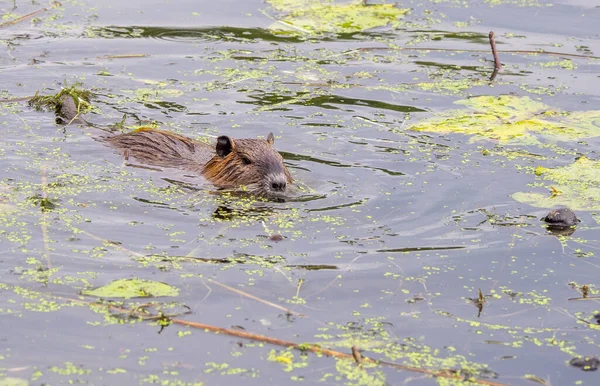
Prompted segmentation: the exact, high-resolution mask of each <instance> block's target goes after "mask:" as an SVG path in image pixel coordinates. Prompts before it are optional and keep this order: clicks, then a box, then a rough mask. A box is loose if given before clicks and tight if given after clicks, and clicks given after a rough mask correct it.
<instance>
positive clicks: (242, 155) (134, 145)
mask: <svg viewBox="0 0 600 386" xmlns="http://www.w3.org/2000/svg"><path fill="white" fill-rule="evenodd" d="M274 140H275V138H274V136H273V133H269V135H268V136H267V138H266V139H233V138H231V137H228V136H224V135H223V136H220V137H219V138H217V142H216V145H215V146H214V147H211V146H210V145H207V144H205V143H203V142H200V141H195V140H193V139H191V138H188V137H185V136H183V135H179V134H175V133H171V132H168V131H163V130H157V129H151V128H146V127H144V128H140V129H137V130H135V131H133V132H131V133H126V134H119V135H115V136H113V137H109V138H108V139H107V141H108V142H109V143H110V144H111V145H112V146H114V147H115V148H117V149H119V150H121V151H122V152H123V155H124V156H125V158H128V157H133V158H135V159H136V160H137V161H138V162H141V163H144V164H147V165H152V166H159V167H169V168H177V169H183V170H186V171H189V172H192V173H196V174H201V175H202V176H204V177H205V178H206V179H207V180H208V181H209V182H211V183H212V184H213V185H215V186H216V187H218V188H220V189H239V188H242V189H243V190H244V191H246V192H248V193H251V194H256V195H259V196H266V197H282V196H286V193H287V192H288V190H289V185H290V184H291V183H292V182H293V179H292V176H291V174H290V172H289V171H288V169H287V168H286V167H285V165H284V164H283V157H282V156H281V154H279V153H278V152H277V150H275V148H273V142H274Z"/></svg>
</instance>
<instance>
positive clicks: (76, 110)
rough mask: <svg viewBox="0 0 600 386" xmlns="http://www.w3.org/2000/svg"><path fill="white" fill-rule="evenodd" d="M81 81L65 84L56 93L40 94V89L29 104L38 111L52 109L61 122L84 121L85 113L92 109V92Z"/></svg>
mask: <svg viewBox="0 0 600 386" xmlns="http://www.w3.org/2000/svg"><path fill="white" fill-rule="evenodd" d="M82 86H83V85H82V84H81V83H73V84H72V85H71V86H67V85H65V87H63V88H62V90H60V91H59V92H58V93H56V94H54V95H47V96H44V95H39V91H38V92H37V93H36V94H35V96H33V98H31V99H30V100H29V106H31V107H33V108H34V109H36V110H37V111H52V112H53V113H54V114H55V115H56V118H57V122H59V123H67V124H68V123H71V122H77V123H84V121H83V119H82V118H81V117H82V116H83V115H85V114H87V113H89V112H91V111H92V105H91V103H90V98H91V97H92V95H93V94H92V92H91V91H89V90H86V89H84V88H83V87H82Z"/></svg>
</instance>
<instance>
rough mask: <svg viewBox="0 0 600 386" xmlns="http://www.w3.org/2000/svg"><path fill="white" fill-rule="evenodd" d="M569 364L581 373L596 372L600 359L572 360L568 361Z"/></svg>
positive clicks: (584, 358)
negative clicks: (581, 371)
mask: <svg viewBox="0 0 600 386" xmlns="http://www.w3.org/2000/svg"><path fill="white" fill-rule="evenodd" d="M569 364H570V365H571V366H573V367H577V368H578V369H581V370H583V371H596V370H598V366H600V359H598V358H596V357H580V358H573V359H571V360H570V361H569Z"/></svg>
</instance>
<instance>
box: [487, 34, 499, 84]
mask: <svg viewBox="0 0 600 386" xmlns="http://www.w3.org/2000/svg"><path fill="white" fill-rule="evenodd" d="M489 37H490V46H491V47H492V56H493V57H494V71H493V72H492V75H491V76H490V82H493V81H494V79H496V75H498V72H500V70H501V69H502V63H500V58H499V57H498V49H497V48H496V40H495V39H494V31H490V35H489Z"/></svg>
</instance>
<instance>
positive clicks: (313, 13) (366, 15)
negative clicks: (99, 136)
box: [267, 0, 409, 35]
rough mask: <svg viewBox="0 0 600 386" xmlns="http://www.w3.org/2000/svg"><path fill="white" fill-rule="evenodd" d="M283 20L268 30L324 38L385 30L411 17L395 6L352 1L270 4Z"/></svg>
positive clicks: (289, 0) (288, 0)
mask: <svg viewBox="0 0 600 386" xmlns="http://www.w3.org/2000/svg"><path fill="white" fill-rule="evenodd" d="M267 3H269V4H270V5H271V6H272V7H273V8H274V9H275V10H276V11H278V12H280V13H282V15H283V16H282V17H281V19H278V21H277V22H276V23H274V24H272V25H271V26H270V27H269V28H270V29H272V30H275V31H277V32H279V33H290V34H297V33H302V34H307V35H314V34H322V33H336V34H341V33H353V32H360V31H365V30H368V29H371V28H376V27H383V26H386V25H388V24H391V23H393V22H395V21H397V20H398V19H399V18H401V17H403V16H404V15H406V14H407V13H408V11H409V10H408V9H401V8H398V7H397V6H396V4H367V3H366V2H363V1H353V2H350V3H346V4H339V3H335V2H333V1H330V0H302V1H296V0H267Z"/></svg>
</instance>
